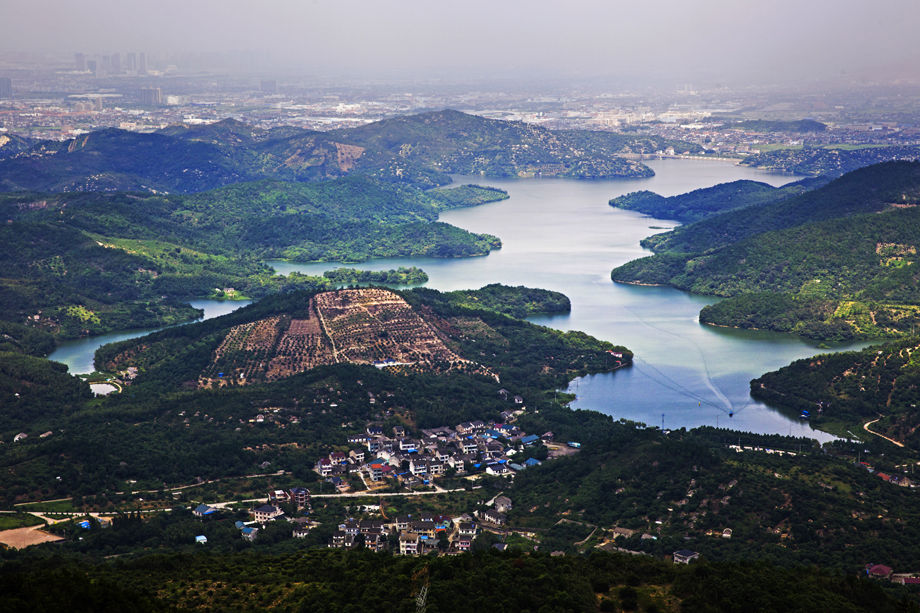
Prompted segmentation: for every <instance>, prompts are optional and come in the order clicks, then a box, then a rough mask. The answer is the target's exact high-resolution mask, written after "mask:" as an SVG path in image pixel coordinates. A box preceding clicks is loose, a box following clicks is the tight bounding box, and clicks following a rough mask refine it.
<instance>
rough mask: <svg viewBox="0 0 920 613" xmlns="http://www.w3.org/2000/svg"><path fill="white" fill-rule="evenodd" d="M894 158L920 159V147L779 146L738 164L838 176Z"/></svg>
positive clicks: (782, 170) (812, 174)
mask: <svg viewBox="0 0 920 613" xmlns="http://www.w3.org/2000/svg"><path fill="white" fill-rule="evenodd" d="M893 160H920V147H918V146H916V145H892V146H887V147H864V148H859V149H847V148H834V147H804V148H802V149H778V150H776V151H768V152H765V153H758V154H756V155H751V156H748V157H746V158H744V160H743V161H742V162H741V163H742V164H745V165H747V166H755V167H757V168H763V169H766V170H776V171H780V172H792V173H795V174H802V175H811V176H822V175H823V176H828V177H839V176H840V175H842V174H844V173H847V172H850V171H853V170H856V169H857V168H863V167H864V166H870V165H872V164H879V163H881V162H888V161H893Z"/></svg>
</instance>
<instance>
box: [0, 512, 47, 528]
mask: <svg viewBox="0 0 920 613" xmlns="http://www.w3.org/2000/svg"><path fill="white" fill-rule="evenodd" d="M43 523H45V522H43V521H42V520H40V519H39V518H37V517H35V516H34V515H30V514H29V513H0V530H12V529H14V528H25V527H26V526H38V525H39V524H43Z"/></svg>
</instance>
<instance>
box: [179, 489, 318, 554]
mask: <svg viewBox="0 0 920 613" xmlns="http://www.w3.org/2000/svg"><path fill="white" fill-rule="evenodd" d="M281 504H290V505H293V506H294V508H295V509H297V510H298V511H304V513H305V514H309V512H310V511H311V510H312V508H311V505H310V490H308V489H307V488H305V487H292V488H291V489H289V490H272V491H271V492H269V493H268V502H267V503H266V504H263V505H260V506H258V507H255V508H253V509H250V511H249V515H250V517H251V520H250V521H248V522H244V521H237V522H236V524H235V525H236V527H237V529H238V530H239V531H240V536H241V537H242V538H243V539H244V540H247V541H250V542H252V541H255V540H256V537H257V536H258V534H259V529H260V527H261V526H264V525H265V524H266V523H268V522H270V521H275V520H287V521H289V522H291V523H292V524H293V525H294V527H293V536H294V538H303V537H305V536H307V534H308V533H309V532H310V530H311V529H312V528H314V527H315V526H316V525H317V523H316V522H314V521H311V520H310V519H308V518H307V517H306V515H304V516H301V517H294V518H288V517H285V514H284V510H283V509H282V508H281V507H280V505H281ZM219 511H220V509H218V508H216V507H212V506H209V505H206V504H200V505H198V506H197V507H195V508H194V509H192V515H194V516H195V517H200V518H202V519H203V518H207V517H212V516H214V515H216V514H217V513H218V512H219ZM197 542H199V543H206V542H207V539H205V540H204V541H197Z"/></svg>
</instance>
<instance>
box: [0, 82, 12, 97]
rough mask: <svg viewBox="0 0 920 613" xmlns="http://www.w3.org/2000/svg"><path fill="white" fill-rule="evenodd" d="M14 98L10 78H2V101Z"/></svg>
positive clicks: (0, 88) (0, 87) (0, 90)
mask: <svg viewBox="0 0 920 613" xmlns="http://www.w3.org/2000/svg"><path fill="white" fill-rule="evenodd" d="M12 97H13V82H12V81H10V78H9V77H0V100H2V99H3V98H12Z"/></svg>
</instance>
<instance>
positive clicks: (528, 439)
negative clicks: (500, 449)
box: [521, 434, 540, 445]
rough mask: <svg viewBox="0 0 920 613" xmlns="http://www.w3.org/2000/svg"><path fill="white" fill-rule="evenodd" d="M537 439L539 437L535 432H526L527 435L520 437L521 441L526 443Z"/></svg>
mask: <svg viewBox="0 0 920 613" xmlns="http://www.w3.org/2000/svg"><path fill="white" fill-rule="evenodd" d="M539 440H540V437H539V436H537V435H536V434H528V435H527V436H525V437H524V438H522V439H521V442H522V443H524V444H525V445H526V444H527V443H533V442H536V441H539Z"/></svg>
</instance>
